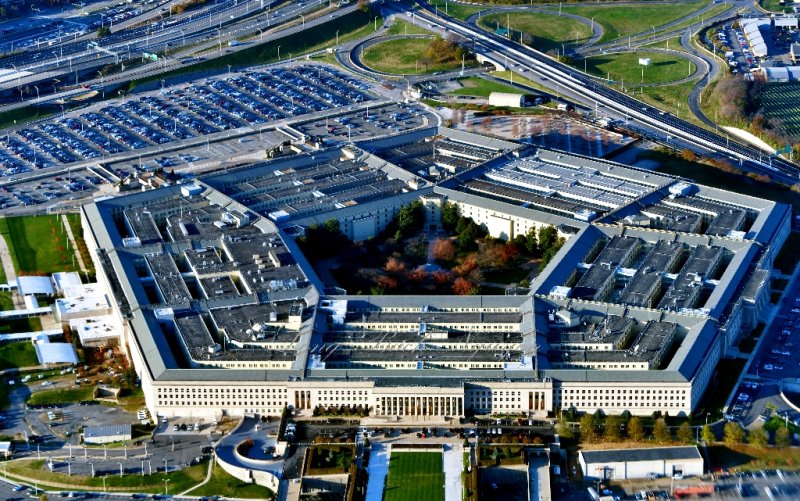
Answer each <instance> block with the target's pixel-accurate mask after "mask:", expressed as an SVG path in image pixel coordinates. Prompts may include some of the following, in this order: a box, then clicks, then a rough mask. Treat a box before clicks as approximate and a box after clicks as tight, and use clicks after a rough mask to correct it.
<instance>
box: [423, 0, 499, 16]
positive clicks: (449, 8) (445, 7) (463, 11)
mask: <svg viewBox="0 0 800 501" xmlns="http://www.w3.org/2000/svg"><path fill="white" fill-rule="evenodd" d="M429 3H430V4H431V7H439V12H441V13H443V14H444V13H445V12H447V15H449V16H450V17H454V18H456V19H460V20H461V21H466V20H467V18H468V17H469V16H471V15H472V14H475V13H476V12H479V11H482V10H486V9H487V8H491V7H492V5H487V6H486V7H477V6H474V5H464V4H458V3H455V2H446V1H445V0H431V1H430V2H429Z"/></svg>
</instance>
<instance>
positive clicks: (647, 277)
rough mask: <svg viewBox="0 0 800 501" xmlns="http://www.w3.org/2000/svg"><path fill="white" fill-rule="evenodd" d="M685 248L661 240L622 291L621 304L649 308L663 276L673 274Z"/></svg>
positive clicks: (679, 244) (680, 244) (676, 243)
mask: <svg viewBox="0 0 800 501" xmlns="http://www.w3.org/2000/svg"><path fill="white" fill-rule="evenodd" d="M684 248H685V246H684V245H683V244H682V243H680V242H673V241H670V240H659V241H658V242H657V243H656V244H655V245H654V246H653V247H652V248H651V249H650V252H648V253H647V256H646V257H645V259H644V261H642V263H641V264H640V265H639V269H638V270H637V271H636V274H635V275H634V276H633V278H632V279H631V281H630V282H628V285H627V286H626V287H625V289H624V290H623V291H622V296H621V297H620V302H621V303H624V304H629V305H631V306H640V307H646V308H649V307H650V306H651V301H652V300H653V296H654V295H655V293H656V292H657V291H658V289H659V288H660V285H661V282H662V276H663V275H664V274H665V273H672V272H673V267H674V266H675V264H676V263H677V261H678V259H679V258H680V256H681V254H682V253H683V250H684Z"/></svg>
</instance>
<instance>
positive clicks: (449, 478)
mask: <svg viewBox="0 0 800 501" xmlns="http://www.w3.org/2000/svg"><path fill="white" fill-rule="evenodd" d="M442 469H443V470H444V501H461V471H462V470H463V469H464V446H463V445H462V444H445V446H444V454H442Z"/></svg>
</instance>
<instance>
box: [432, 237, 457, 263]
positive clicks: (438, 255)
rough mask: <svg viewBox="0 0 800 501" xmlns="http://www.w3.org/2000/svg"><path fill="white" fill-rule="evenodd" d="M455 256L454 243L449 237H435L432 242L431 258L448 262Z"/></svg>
mask: <svg viewBox="0 0 800 501" xmlns="http://www.w3.org/2000/svg"><path fill="white" fill-rule="evenodd" d="M455 257H456V244H454V243H453V241H452V240H450V239H449V238H437V239H436V240H434V242H433V259H435V260H436V261H440V262H445V263H447V262H450V261H452V260H453V259H454V258H455Z"/></svg>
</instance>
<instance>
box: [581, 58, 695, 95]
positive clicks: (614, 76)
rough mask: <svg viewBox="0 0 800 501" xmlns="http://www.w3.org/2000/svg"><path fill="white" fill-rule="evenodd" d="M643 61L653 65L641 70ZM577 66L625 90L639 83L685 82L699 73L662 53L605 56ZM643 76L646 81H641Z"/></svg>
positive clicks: (686, 61) (681, 61)
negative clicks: (608, 79)
mask: <svg viewBox="0 0 800 501" xmlns="http://www.w3.org/2000/svg"><path fill="white" fill-rule="evenodd" d="M640 58H649V59H650V64H649V65H648V66H642V65H640V64H639V59H640ZM575 66H576V67H577V68H579V69H584V68H585V69H586V71H588V72H589V73H591V74H592V75H595V76H598V77H602V78H608V77H610V78H611V80H612V81H615V82H618V83H621V82H625V86H626V87H635V86H636V85H638V84H640V83H644V84H654V83H666V82H673V81H675V80H680V79H682V78H686V77H688V76H690V75H692V74H694V72H695V71H696V70H697V66H696V65H695V64H694V63H693V62H691V61H689V60H688V59H685V58H683V57H680V56H677V55H674V54H666V53H663V52H647V51H641V52H632V53H631V52H626V53H622V54H606V55H602V56H595V57H590V58H588V59H586V64H585V66H584V63H583V61H580V60H578V61H576V62H575ZM642 76H644V79H642Z"/></svg>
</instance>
